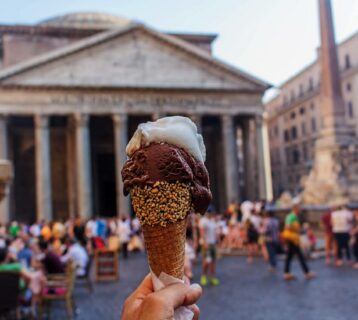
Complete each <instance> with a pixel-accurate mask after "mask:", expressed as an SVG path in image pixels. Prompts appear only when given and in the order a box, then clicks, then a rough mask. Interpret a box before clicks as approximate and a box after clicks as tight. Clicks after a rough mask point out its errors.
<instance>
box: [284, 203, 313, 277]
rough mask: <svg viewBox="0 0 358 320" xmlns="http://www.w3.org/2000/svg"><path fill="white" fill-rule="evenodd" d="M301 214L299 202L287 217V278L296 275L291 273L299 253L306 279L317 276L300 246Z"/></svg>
mask: <svg viewBox="0 0 358 320" xmlns="http://www.w3.org/2000/svg"><path fill="white" fill-rule="evenodd" d="M299 214H300V207H299V205H298V204H295V205H294V207H293V208H292V211H291V212H290V213H289V214H288V215H287V216H286V219H285V230H284V231H283V238H284V240H285V241H286V244H287V255H286V261H285V273H284V279H285V280H293V279H295V276H294V275H293V274H292V273H291V262H292V259H293V257H294V256H295V255H297V257H298V259H299V261H300V264H301V267H302V270H303V271H304V273H305V277H306V279H307V280H309V279H312V278H314V277H315V274H314V273H313V272H311V271H310V270H309V268H308V265H307V263H306V260H305V257H304V256H303V254H302V251H301V248H300V231H301V226H300V221H299V218H298V216H299Z"/></svg>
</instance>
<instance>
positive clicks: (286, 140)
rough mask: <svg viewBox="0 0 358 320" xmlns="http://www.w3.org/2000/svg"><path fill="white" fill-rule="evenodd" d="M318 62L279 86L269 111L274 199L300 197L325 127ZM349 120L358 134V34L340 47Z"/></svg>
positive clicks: (268, 105) (349, 123)
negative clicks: (315, 147)
mask: <svg viewBox="0 0 358 320" xmlns="http://www.w3.org/2000/svg"><path fill="white" fill-rule="evenodd" d="M317 52H318V57H317V59H316V60H315V61H314V62H313V63H312V64H310V65H309V66H307V67H306V68H305V69H303V70H302V71H300V72H299V73H297V74H296V75H294V76H293V77H292V78H291V79H289V80H288V81H286V82H285V83H283V84H282V85H281V86H280V87H279V93H278V95H277V96H276V97H274V98H273V99H272V100H271V101H269V102H268V103H267V104H266V105H265V107H266V110H267V112H268V127H269V140H270V154H271V165H272V180H273V191H274V196H275V197H278V196H280V194H281V193H282V192H283V191H286V190H287V191H290V192H291V193H292V194H298V193H299V192H301V191H302V185H303V183H304V179H305V178H306V177H307V175H308V174H309V172H310V170H311V168H312V165H313V157H314V145H315V141H316V139H317V138H318V135H319V132H320V130H321V128H322V125H323V121H322V111H321V108H320V96H319V95H320V84H321V66H320V63H319V62H320V57H319V52H320V51H319V50H317ZM337 53H338V59H339V67H340V77H341V88H342V94H343V98H344V101H345V121H346V124H347V126H352V127H354V128H355V132H356V134H358V33H356V34H354V35H352V36H351V37H350V38H348V39H347V40H345V41H343V42H342V43H340V44H339V45H337Z"/></svg>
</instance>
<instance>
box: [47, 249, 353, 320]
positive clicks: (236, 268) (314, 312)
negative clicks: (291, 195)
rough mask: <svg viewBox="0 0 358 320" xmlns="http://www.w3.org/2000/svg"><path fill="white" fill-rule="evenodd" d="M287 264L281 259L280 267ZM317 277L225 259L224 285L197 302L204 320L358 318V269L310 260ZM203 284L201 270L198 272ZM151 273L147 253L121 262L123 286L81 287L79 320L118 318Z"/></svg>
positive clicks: (58, 310) (57, 314) (58, 308)
mask: <svg viewBox="0 0 358 320" xmlns="http://www.w3.org/2000/svg"><path fill="white" fill-rule="evenodd" d="M282 265H283V262H282V261H280V269H282ZM310 266H311V268H312V270H313V271H315V272H317V273H318V278H317V279H315V280H313V281H311V282H307V281H305V280H304V279H303V276H302V273H301V270H300V269H299V267H298V263H297V261H295V263H294V269H293V270H294V272H295V273H296V274H297V276H298V279H297V280H296V281H294V282H290V283H286V282H284V281H282V278H281V277H282V274H281V273H280V272H278V273H277V274H270V273H269V272H268V271H267V266H266V264H265V263H264V262H263V261H262V259H257V260H256V261H255V262H254V263H253V265H248V264H247V263H246V260H245V258H243V257H224V258H222V259H221V260H220V261H219V264H218V275H219V278H220V280H221V285H220V286H218V287H210V286H209V287H206V288H205V289H204V294H203V297H202V299H201V301H200V303H199V306H200V308H201V312H202V313H201V319H204V320H214V319H215V320H216V319H238V320H241V319H243V320H249V319H250V320H261V319H262V320H271V319H272V320H281V319H282V320H287V319H290V320H302V319H305V320H310V319H312V320H318V319H325V320H331V319H332V320H347V319H353V318H355V316H356V311H357V308H356V299H357V296H358V286H357V281H358V271H356V270H353V269H351V268H348V267H346V268H343V269H336V268H333V267H326V266H325V265H324V261H323V260H316V261H311V262H310ZM194 269H195V279H194V280H195V281H199V273H200V267H199V266H196V267H195V268H194ZM146 273H147V264H146V260H145V256H144V255H143V254H137V255H134V254H132V255H130V257H129V259H128V260H127V261H122V260H121V262H120V275H121V279H120V281H119V282H116V283H113V282H110V283H99V284H96V285H95V291H94V293H92V294H89V293H88V291H87V289H86V288H85V287H77V288H76V292H75V300H76V304H77V306H78V308H79V314H78V316H77V319H86V320H91V319H101V320H112V319H113V320H114V319H116V320H118V319H119V318H120V312H121V306H122V304H123V301H124V300H125V298H126V297H127V296H128V294H129V293H130V292H132V291H133V290H134V289H135V288H136V286H137V284H138V283H139V281H140V280H141V279H142V278H143V277H144V276H145V275H146ZM51 319H66V313H65V312H64V306H63V305H62V304H61V303H60V302H59V303H55V304H54V305H53V309H52V313H51Z"/></svg>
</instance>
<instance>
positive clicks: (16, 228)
mask: <svg viewBox="0 0 358 320" xmlns="http://www.w3.org/2000/svg"><path fill="white" fill-rule="evenodd" d="M19 232H20V225H19V223H18V222H17V221H12V222H11V224H10V227H9V235H10V236H12V237H13V238H16V237H17V235H18V234H19Z"/></svg>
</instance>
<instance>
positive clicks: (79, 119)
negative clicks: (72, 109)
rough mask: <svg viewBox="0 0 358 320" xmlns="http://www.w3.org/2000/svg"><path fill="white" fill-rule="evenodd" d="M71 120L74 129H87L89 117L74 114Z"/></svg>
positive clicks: (82, 114) (87, 115)
mask: <svg viewBox="0 0 358 320" xmlns="http://www.w3.org/2000/svg"><path fill="white" fill-rule="evenodd" d="M72 119H73V121H74V125H75V126H76V127H87V126H88V121H89V119H90V115H89V114H87V113H74V114H73V115H72Z"/></svg>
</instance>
